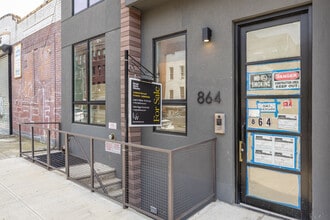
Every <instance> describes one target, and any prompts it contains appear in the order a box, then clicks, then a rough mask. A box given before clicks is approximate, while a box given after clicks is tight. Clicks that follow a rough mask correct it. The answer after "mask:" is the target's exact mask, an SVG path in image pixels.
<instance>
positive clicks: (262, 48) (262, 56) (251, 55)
mask: <svg viewBox="0 0 330 220" xmlns="http://www.w3.org/2000/svg"><path fill="white" fill-rule="evenodd" d="M246 38H247V48H246V50H247V51H246V59H247V62H253V61H262V60H271V59H276V58H287V57H298V56H300V22H294V23H289V24H284V25H279V26H273V27H269V28H264V29H260V30H256V31H251V32H248V33H247V35H246Z"/></svg>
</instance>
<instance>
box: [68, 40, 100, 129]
mask: <svg viewBox="0 0 330 220" xmlns="http://www.w3.org/2000/svg"><path fill="white" fill-rule="evenodd" d="M104 42H105V39H104V36H101V37H97V38H94V39H91V40H87V41H84V42H82V43H78V44H76V45H74V47H73V51H74V73H73V82H74V83H73V84H74V85H73V87H74V88H73V92H74V94H73V109H74V110H73V121H74V122H78V123H86V124H96V125H105V112H106V111H105V94H106V92H105V90H106V84H105V83H106V82H105V53H102V55H100V56H95V54H97V51H104V50H105V43H104Z"/></svg>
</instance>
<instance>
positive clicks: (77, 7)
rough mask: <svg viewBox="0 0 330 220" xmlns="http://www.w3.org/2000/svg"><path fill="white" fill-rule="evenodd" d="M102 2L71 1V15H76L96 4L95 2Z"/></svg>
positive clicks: (95, 0) (97, 0)
mask: <svg viewBox="0 0 330 220" xmlns="http://www.w3.org/2000/svg"><path fill="white" fill-rule="evenodd" d="M100 1H102V0H74V1H73V8H74V9H73V13H74V14H77V13H78V12H81V11H82V10H84V9H86V8H88V7H90V6H92V5H94V4H96V3H97V2H100Z"/></svg>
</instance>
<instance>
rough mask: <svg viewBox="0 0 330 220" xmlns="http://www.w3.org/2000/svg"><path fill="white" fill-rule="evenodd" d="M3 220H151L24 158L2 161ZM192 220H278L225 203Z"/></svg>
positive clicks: (0, 201)
mask: <svg viewBox="0 0 330 220" xmlns="http://www.w3.org/2000/svg"><path fill="white" fill-rule="evenodd" d="M0 195H1V196H0V219H6V220H7V219H15V220H16V219H61V220H63V219H111V220H113V219H134V220H139V219H141V220H142V219H149V218H148V217H146V216H144V215H141V214H139V213H137V212H135V211H134V210H132V209H123V208H122V206H121V205H120V204H119V203H116V202H114V201H112V200H110V199H108V198H105V197H103V196H102V195H100V194H97V193H92V192H91V191H90V190H88V189H87V188H84V187H82V186H80V185H78V184H76V183H74V182H72V181H69V180H66V178H65V175H64V174H63V173H60V172H58V171H48V170H47V169H45V168H43V167H41V166H38V165H37V164H33V163H31V162H30V161H27V160H26V159H23V158H8V159H3V160H0ZM190 219H191V220H212V219H214V220H222V219H223V220H227V219H237V220H240V219H242V220H243V219H244V220H247V219H251V220H275V219H278V218H274V217H270V216H267V215H265V214H262V213H259V212H254V211H251V210H248V209H245V208H241V207H238V206H234V205H229V204H226V203H223V202H219V201H217V202H214V203H211V204H209V205H208V206H207V207H205V208H204V209H203V210H201V211H200V212H198V213H196V214H195V215H194V216H192V217H190Z"/></svg>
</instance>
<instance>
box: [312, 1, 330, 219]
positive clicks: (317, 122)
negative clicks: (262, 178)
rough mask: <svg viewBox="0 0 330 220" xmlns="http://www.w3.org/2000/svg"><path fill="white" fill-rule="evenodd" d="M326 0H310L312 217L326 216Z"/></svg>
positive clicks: (329, 193) (329, 19)
mask: <svg viewBox="0 0 330 220" xmlns="http://www.w3.org/2000/svg"><path fill="white" fill-rule="evenodd" d="M329 11H330V1H328V0H316V1H314V2H313V61H312V62H313V74H312V75H313V82H312V83H313V84H312V85H313V86H312V87H313V91H312V92H313V100H312V102H313V103H312V109H313V110H312V111H313V115H312V119H313V125H312V140H313V141H312V142H313V145H312V148H313V150H312V157H313V159H312V163H313V164H312V168H313V170H312V172H313V177H312V182H313V187H312V192H313V193H312V195H313V201H312V202H313V219H330V202H329V198H330V190H329V186H330V172H329V167H330V160H329V157H330V147H329V127H330V117H329V109H330V99H329V91H330V86H329V82H330V71H329V70H330V62H329V60H330V43H329V38H330V30H329V27H330V16H329Z"/></svg>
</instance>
